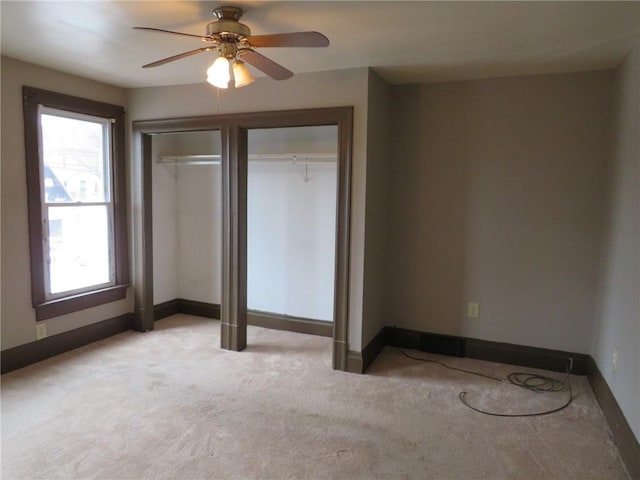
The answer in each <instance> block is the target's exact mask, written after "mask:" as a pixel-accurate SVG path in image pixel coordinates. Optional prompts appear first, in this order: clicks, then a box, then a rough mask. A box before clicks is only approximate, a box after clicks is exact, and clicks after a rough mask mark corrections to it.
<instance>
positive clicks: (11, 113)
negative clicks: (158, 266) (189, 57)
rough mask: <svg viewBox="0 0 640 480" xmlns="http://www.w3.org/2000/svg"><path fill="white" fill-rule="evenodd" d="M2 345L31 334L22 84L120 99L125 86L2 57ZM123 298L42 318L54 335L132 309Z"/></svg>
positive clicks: (26, 338) (33, 336)
mask: <svg viewBox="0 0 640 480" xmlns="http://www.w3.org/2000/svg"><path fill="white" fill-rule="evenodd" d="M1 83H2V273H1V277H2V290H1V291H2V301H1V303H2V308H1V312H2V317H1V318H2V350H5V349H7V348H11V347H15V346H17V345H22V344H25V343H29V342H31V341H34V340H35V339H36V318H35V311H34V309H33V307H32V306H31V270H30V263H29V262H30V260H29V227H28V218H27V181H26V165H25V156H24V123H23V115H22V86H23V85H28V86H31V87H37V88H42V89H45V90H53V91H56V92H60V93H66V94H68V95H76V96H79V97H84V98H90V99H93V100H99V101H102V102H108V103H113V104H116V105H123V106H124V105H125V91H124V90H123V89H121V88H117V87H112V86H110V85H106V84H102V83H97V82H94V81H91V80H87V79H84V78H80V77H76V76H74V75H69V74H66V73H62V72H58V71H56V70H51V69H48V68H44V67H39V66H36V65H32V64H29V63H24V62H20V61H18V60H14V59H12V58H8V57H2V82H1ZM131 297H132V295H131V294H129V295H128V298H126V299H123V300H120V301H117V302H113V303H109V304H106V305H100V306H98V307H95V308H90V309H87V310H83V311H81V312H74V313H71V314H68V315H63V316H61V317H57V318H52V319H49V320H47V321H46V322H44V323H45V324H46V325H47V333H48V334H49V335H55V334H57V333H62V332H65V331H68V330H73V329H75V328H79V327H82V326H85V325H89V324H92V323H96V322H99V321H101V320H106V319H108V318H112V317H115V316H118V315H121V314H124V313H128V312H131V311H132V308H133V306H132V298H131Z"/></svg>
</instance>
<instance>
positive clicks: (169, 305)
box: [153, 298, 220, 320]
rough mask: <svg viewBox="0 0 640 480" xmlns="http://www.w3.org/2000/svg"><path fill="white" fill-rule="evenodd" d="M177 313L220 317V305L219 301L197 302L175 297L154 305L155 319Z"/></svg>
mask: <svg viewBox="0 0 640 480" xmlns="http://www.w3.org/2000/svg"><path fill="white" fill-rule="evenodd" d="M176 313H184V314H185V315H195V316H197V317H205V318H215V319H218V320H219V319H220V305H218V304H217V303H207V302H197V301H195V300H186V299H184V298H175V299H173V300H169V301H168V302H163V303H159V304H158V305H154V306H153V319H154V320H161V319H163V318H166V317H168V316H170V315H175V314H176Z"/></svg>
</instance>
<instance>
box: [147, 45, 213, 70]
mask: <svg viewBox="0 0 640 480" xmlns="http://www.w3.org/2000/svg"><path fill="white" fill-rule="evenodd" d="M211 50H215V47H201V48H196V49H195V50H190V51H188V52H183V53H179V54H178V55H174V56H172V57H167V58H163V59H162V60H157V61H155V62H151V63H147V64H146V65H143V66H142V68H151V67H159V66H160V65H164V64H165V63H169V62H173V61H175V60H180V59H181V58H186V57H190V56H191V55H195V54H197V53H202V52H209V51H211Z"/></svg>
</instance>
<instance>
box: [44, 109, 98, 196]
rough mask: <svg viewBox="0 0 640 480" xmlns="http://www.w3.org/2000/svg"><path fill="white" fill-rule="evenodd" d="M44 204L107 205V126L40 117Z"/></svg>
mask: <svg viewBox="0 0 640 480" xmlns="http://www.w3.org/2000/svg"><path fill="white" fill-rule="evenodd" d="M40 122H41V128H42V156H43V164H44V165H43V177H44V179H43V181H44V201H45V203H64V202H108V201H109V170H108V165H109V162H108V150H107V149H105V148H104V146H105V145H106V144H107V143H106V140H107V138H105V137H106V136H107V135H108V124H107V123H106V121H105V122H100V121H95V122H93V121H89V120H79V119H77V118H67V117H61V116H57V115H48V114H42V115H40Z"/></svg>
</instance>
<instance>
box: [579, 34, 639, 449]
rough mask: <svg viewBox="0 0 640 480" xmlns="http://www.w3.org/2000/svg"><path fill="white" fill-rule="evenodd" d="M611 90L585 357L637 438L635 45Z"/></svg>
mask: <svg viewBox="0 0 640 480" xmlns="http://www.w3.org/2000/svg"><path fill="white" fill-rule="evenodd" d="M613 86H614V89H613V91H614V102H613V114H614V116H613V122H612V125H613V129H614V135H613V148H612V152H611V157H612V158H611V160H612V161H611V174H610V183H609V195H608V201H607V208H606V212H605V226H604V232H605V234H604V242H603V249H602V267H601V274H600V297H599V299H600V302H599V308H598V310H597V312H598V315H597V317H596V321H595V328H594V330H593V333H594V334H593V345H592V349H591V355H592V356H593V358H594V359H595V361H596V363H597V364H598V367H599V368H600V371H601V372H602V374H603V375H604V377H605V379H606V380H607V383H608V384H609V387H610V388H611V390H612V391H613V393H614V395H615V396H616V399H617V400H618V403H619V404H620V407H621V408H622V411H623V412H624V414H625V416H626V418H627V421H628V422H629V424H630V425H631V428H632V429H633V431H634V433H635V435H636V438H639V439H640V305H639V302H640V282H639V280H638V276H639V275H638V270H639V268H640V255H639V254H638V253H639V252H638V250H639V249H640V235H639V231H640V219H639V207H640V192H639V190H640V187H639V185H640V175H639V171H640V141H639V138H640V95H639V90H640V46H637V47H636V48H635V49H634V50H633V51H632V52H631V53H630V54H629V55H628V56H627V58H626V59H625V61H624V63H623V64H622V66H621V67H620V68H619V69H618V70H616V72H615V76H614V85H613ZM614 350H617V351H618V362H617V364H618V365H617V369H616V370H614V368H613V362H612V356H613V352H614Z"/></svg>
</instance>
